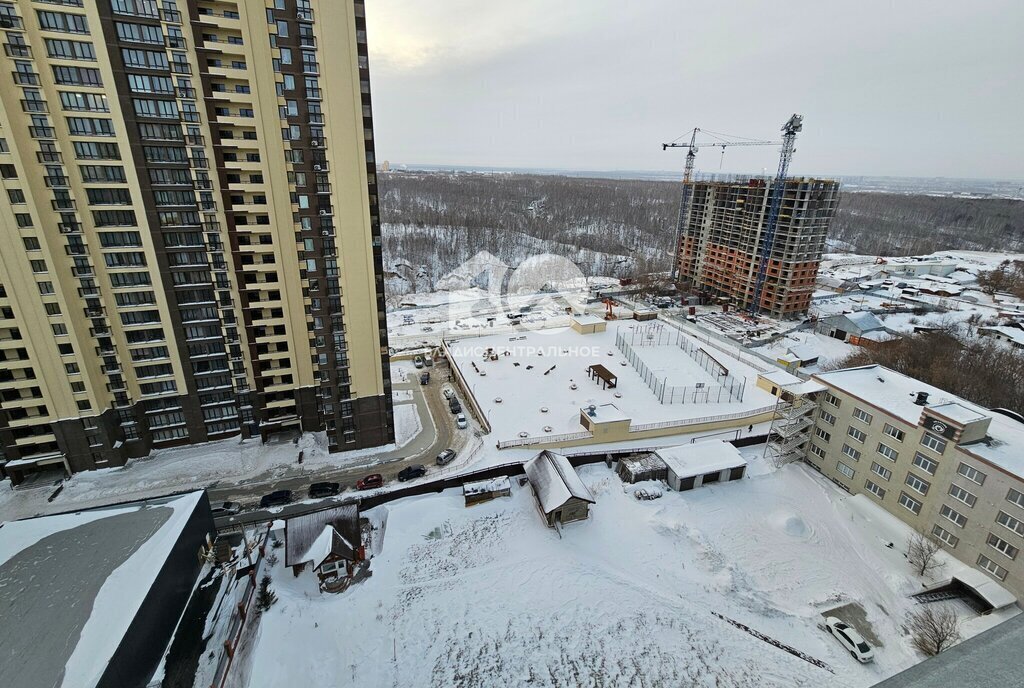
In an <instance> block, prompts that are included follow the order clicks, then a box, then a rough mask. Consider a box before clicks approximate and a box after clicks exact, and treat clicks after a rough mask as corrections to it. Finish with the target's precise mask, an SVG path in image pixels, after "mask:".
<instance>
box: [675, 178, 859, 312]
mask: <svg viewBox="0 0 1024 688" xmlns="http://www.w3.org/2000/svg"><path fill="white" fill-rule="evenodd" d="M689 186H690V189H689V198H690V203H689V210H688V212H687V213H686V215H687V217H686V218H685V219H684V220H683V223H682V224H683V228H682V233H681V238H680V242H679V252H678V261H679V279H680V281H681V283H682V284H683V285H684V286H688V287H689V288H690V289H692V290H693V291H694V292H697V293H701V294H704V295H706V296H708V297H729V298H730V299H731V303H732V304H733V305H734V306H735V307H736V308H737V309H741V308H743V309H746V308H750V306H751V301H752V300H753V299H754V294H755V292H756V291H757V289H756V285H757V278H758V267H759V264H760V261H761V251H762V248H761V247H762V244H763V243H764V237H763V236H762V235H763V232H764V231H765V227H766V224H767V222H766V221H767V219H768V216H769V203H770V197H771V188H772V179H770V178H763V177H759V178H750V177H743V178H736V179H730V180H728V181H717V180H716V181H703V180H698V181H693V182H689ZM838 201H839V182H838V181H836V180H832V179H812V178H800V177H797V178H788V179H786V182H785V188H784V192H783V197H782V203H781V206H780V208H779V214H778V222H777V225H776V227H775V233H774V238H773V239H772V240H771V242H770V244H771V246H770V257H769V260H768V263H767V266H766V271H765V279H764V284H763V287H762V289H761V295H760V299H759V303H758V304H757V307H756V308H754V309H752V310H753V311H756V312H762V313H765V314H768V315H771V316H773V317H778V318H790V317H796V316H800V315H803V314H804V313H806V312H807V309H808V307H809V306H810V303H811V294H812V292H813V291H814V283H815V279H816V277H817V275H818V266H819V264H820V262H821V254H822V251H823V250H824V247H825V237H826V235H827V234H828V226H829V223H830V222H831V221H832V216H833V215H835V212H836V205H837V203H838Z"/></svg>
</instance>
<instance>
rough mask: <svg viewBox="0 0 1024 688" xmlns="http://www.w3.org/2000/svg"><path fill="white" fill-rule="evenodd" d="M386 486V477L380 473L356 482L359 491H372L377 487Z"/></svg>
mask: <svg viewBox="0 0 1024 688" xmlns="http://www.w3.org/2000/svg"><path fill="white" fill-rule="evenodd" d="M382 485H384V476H382V475H381V474H380V473H372V474H370V475H368V476H366V477H365V478H360V479H359V480H357V481H356V489H357V490H372V489H374V488H375V487H381V486H382Z"/></svg>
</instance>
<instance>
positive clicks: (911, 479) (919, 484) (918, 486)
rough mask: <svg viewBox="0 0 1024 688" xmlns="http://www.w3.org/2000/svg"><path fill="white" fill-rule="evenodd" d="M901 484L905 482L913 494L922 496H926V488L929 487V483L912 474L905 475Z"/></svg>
mask: <svg viewBox="0 0 1024 688" xmlns="http://www.w3.org/2000/svg"><path fill="white" fill-rule="evenodd" d="M903 482H905V483H906V484H907V485H908V486H909V487H910V489H912V490H913V491H914V492H917V493H919V494H922V495H926V494H928V488H929V487H931V484H930V483H928V482H927V481H926V480H922V479H921V478H920V476H917V475H914V474H913V473H907V477H906V479H905V480H904V481H903Z"/></svg>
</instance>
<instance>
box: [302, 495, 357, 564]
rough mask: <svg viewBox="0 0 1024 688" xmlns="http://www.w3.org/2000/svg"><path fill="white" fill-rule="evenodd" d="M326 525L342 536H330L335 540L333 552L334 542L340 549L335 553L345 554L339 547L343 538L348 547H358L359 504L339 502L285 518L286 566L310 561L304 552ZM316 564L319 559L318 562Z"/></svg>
mask: <svg viewBox="0 0 1024 688" xmlns="http://www.w3.org/2000/svg"><path fill="white" fill-rule="evenodd" d="M328 526H331V527H333V528H334V530H335V531H337V534H338V535H339V536H341V540H339V539H338V538H335V537H333V536H332V538H331V542H332V543H334V544H332V547H331V550H332V552H334V549H335V547H334V545H335V544H336V545H337V546H338V547H340V548H341V549H339V550H338V551H337V552H335V553H338V554H342V556H344V554H343V553H342V550H344V549H345V548H344V547H343V546H342V545H340V544H339V543H340V542H342V541H343V542H344V543H347V544H348V545H349V547H348V549H353V550H354V549H355V548H358V547H359V544H360V542H361V538H360V535H359V505H358V504H341V505H339V506H336V507H332V508H330V509H324V510H322V511H314V512H313V513H311V514H303V515H302V516H295V517H293V518H289V519H287V520H286V521H285V522H284V544H285V553H284V563H285V566H295V565H297V564H302V563H304V562H306V561H309V559H307V557H306V555H307V554H308V553H309V551H310V548H311V547H312V546H313V543H314V542H316V541H317V538H319V537H320V536H321V535H322V534H323V532H324V528H326V527H328ZM353 553H354V552H353ZM318 564H319V562H317V565H318Z"/></svg>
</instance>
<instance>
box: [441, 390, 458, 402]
mask: <svg viewBox="0 0 1024 688" xmlns="http://www.w3.org/2000/svg"><path fill="white" fill-rule="evenodd" d="M441 394H443V395H444V398H445V399H447V400H448V401H451V400H452V397H454V396H455V390H454V389H452V388H451V387H445V388H444V389H442V390H441Z"/></svg>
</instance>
